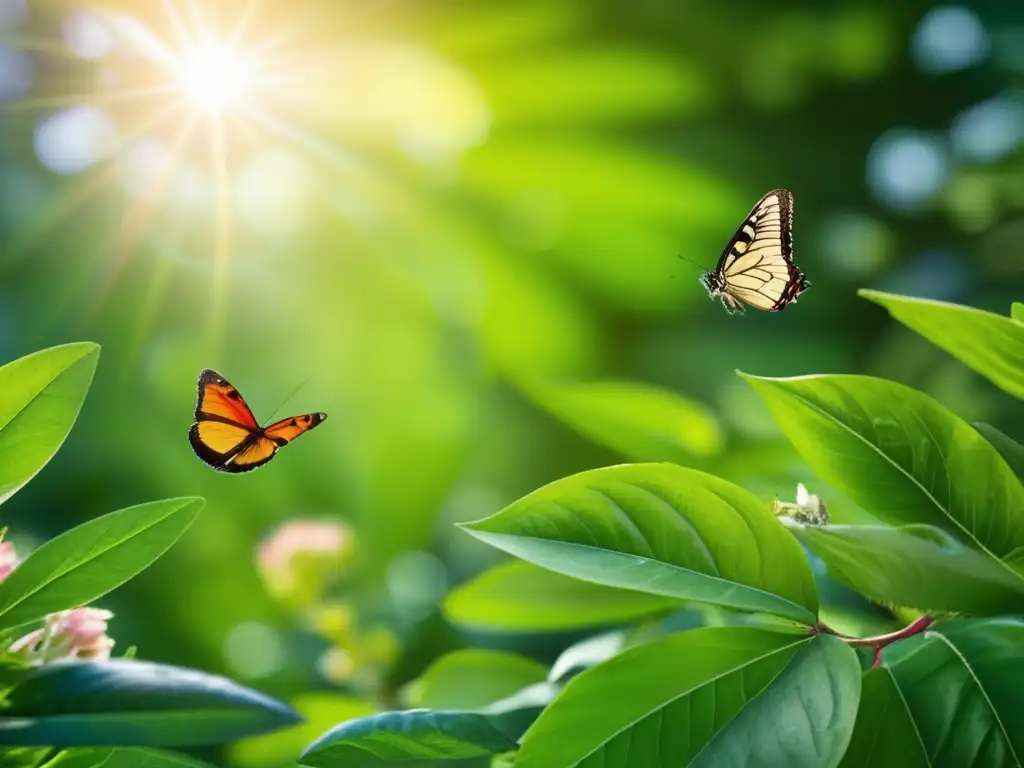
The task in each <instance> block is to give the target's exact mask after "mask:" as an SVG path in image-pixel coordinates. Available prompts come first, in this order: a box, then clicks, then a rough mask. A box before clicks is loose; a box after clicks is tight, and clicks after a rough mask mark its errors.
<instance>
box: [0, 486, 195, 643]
mask: <svg viewBox="0 0 1024 768" xmlns="http://www.w3.org/2000/svg"><path fill="white" fill-rule="evenodd" d="M203 504H204V501H203V500H202V499H200V498H194V497H192V498H188V497H186V498H181V499H166V500H164V501H154V502H151V503H149V504H140V505H138V506H135V507H128V508H127V509H122V510H119V511H118V512H111V513H110V514H108V515H103V516H102V517H98V518H96V519H95V520H90V521H89V522H88V523H83V524H82V525H80V526H78V527H77V528H73V529H71V530H70V531H68V532H66V533H63V534H61V535H60V536H58V537H56V538H55V539H51V540H50V541H48V542H46V543H45V544H43V546H41V547H40V548H39V549H37V550H36V551H35V552H33V553H32V554H31V555H29V557H28V558H26V560H25V562H23V563H21V565H19V566H18V567H17V568H15V569H14V571H13V572H12V573H11V575H10V576H8V577H7V578H6V579H4V580H3V581H2V582H0V628H7V627H15V626H18V625H20V624H24V623H26V622H29V621H33V620H35V619H39V618H41V617H43V616H45V615H46V614H48V613H53V612H56V611H61V610H65V609H68V608H75V607H78V606H80V605H85V604H86V603H89V602H91V601H92V600H95V599H96V598H98V597H100V596H101V595H105V594H106V593H107V592H109V591H110V590H112V589H114V588H115V587H118V586H120V585H121V584H123V583H124V582H126V581H128V580H129V579H130V578H132V577H133V576H135V574H137V573H139V572H140V571H142V570H143V569H145V568H146V567H148V566H149V565H150V564H151V563H152V562H153V561H154V560H156V559H157V558H158V557H160V555H162V554H163V553H164V552H166V551H167V550H168V549H169V548H170V547H171V545H172V544H174V542H176V541H177V540H178V539H179V538H180V537H181V535H182V534H183V533H184V532H185V530H186V529H187V528H188V527H189V526H190V525H191V524H192V522H193V521H194V520H195V519H196V516H197V515H198V514H199V511H200V510H201V509H202V508H203Z"/></svg>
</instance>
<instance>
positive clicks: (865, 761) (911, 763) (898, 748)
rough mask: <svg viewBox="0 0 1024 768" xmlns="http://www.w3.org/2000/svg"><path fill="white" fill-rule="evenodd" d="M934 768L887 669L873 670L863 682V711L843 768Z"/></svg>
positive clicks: (860, 709)
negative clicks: (889, 767)
mask: <svg viewBox="0 0 1024 768" xmlns="http://www.w3.org/2000/svg"><path fill="white" fill-rule="evenodd" d="M876 765H898V766H900V768H931V766H932V762H931V761H930V760H929V758H928V755H926V754H925V751H924V745H922V744H921V741H920V739H919V738H918V736H917V730H916V728H915V726H914V721H913V720H912V719H911V717H910V713H909V712H908V711H907V706H906V703H905V702H904V701H903V697H902V696H901V695H900V692H899V689H898V688H897V687H896V683H895V681H894V680H893V678H892V673H891V672H890V670H889V669H888V668H885V667H882V668H879V669H872V670H870V671H869V672H868V673H867V674H865V675H864V678H863V680H862V682H861V692H860V708H859V709H858V710H857V722H856V723H855V725H854V727H853V736H851V737H850V745H849V746H848V747H847V748H846V754H845V755H843V761H842V762H841V763H840V766H841V768H874V766H876Z"/></svg>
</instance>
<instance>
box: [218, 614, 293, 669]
mask: <svg viewBox="0 0 1024 768" xmlns="http://www.w3.org/2000/svg"><path fill="white" fill-rule="evenodd" d="M224 659H225V660H226V661H227V663H228V664H229V665H230V666H231V668H232V669H233V670H234V671H235V673H236V674H238V675H240V676H242V677H248V678H257V677H269V676H270V675H272V674H274V673H275V672H277V671H278V670H279V669H281V667H282V666H284V659H285V651H284V644H283V643H282V642H281V638H280V636H279V635H278V633H277V631H275V630H274V629H273V628H271V627H268V626H267V625H265V624H260V623H258V622H255V621H247V622H245V623H243V624H239V625H238V626H237V627H235V628H234V629H233V630H231V632H230V634H228V636H227V638H226V639H225V640H224Z"/></svg>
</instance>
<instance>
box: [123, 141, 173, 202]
mask: <svg viewBox="0 0 1024 768" xmlns="http://www.w3.org/2000/svg"><path fill="white" fill-rule="evenodd" d="M169 156H170V150H169V149H168V148H167V146H166V145H165V144H164V143H163V142H161V141H158V140H157V139H140V140H139V141H136V142H133V143H132V144H131V145H130V146H128V147H127V148H126V149H125V150H124V151H123V152H120V153H118V156H117V171H118V178H119V180H120V182H121V186H122V187H124V190H125V192H127V193H128V194H129V196H131V197H143V196H144V195H145V194H146V193H147V192H148V191H149V190H150V189H152V187H153V185H154V183H156V180H157V178H158V177H159V175H160V171H161V169H162V168H163V167H164V166H165V165H166V163H167V159H168V157H169Z"/></svg>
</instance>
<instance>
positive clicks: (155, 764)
mask: <svg viewBox="0 0 1024 768" xmlns="http://www.w3.org/2000/svg"><path fill="white" fill-rule="evenodd" d="M44 768H213V767H212V766H211V765H210V764H209V763H204V762H202V761H201V760H196V759H195V758H192V757H188V756H187V755H179V754H176V753H174V752H163V751H160V750H156V749H111V748H106V749H66V750H64V751H63V752H61V753H60V754H59V755H57V757H55V758H54V759H53V760H52V761H51V762H49V763H47V764H46V765H45V766H44Z"/></svg>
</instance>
